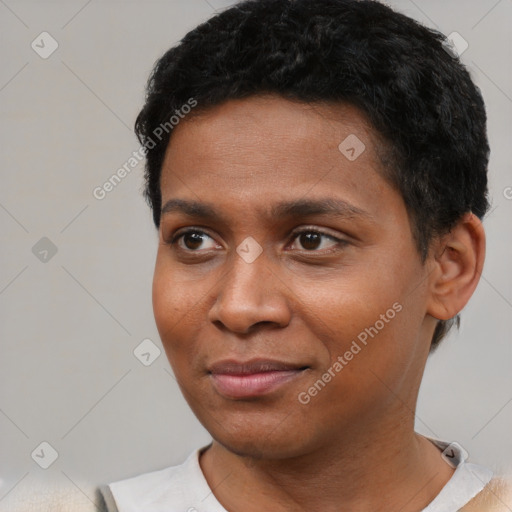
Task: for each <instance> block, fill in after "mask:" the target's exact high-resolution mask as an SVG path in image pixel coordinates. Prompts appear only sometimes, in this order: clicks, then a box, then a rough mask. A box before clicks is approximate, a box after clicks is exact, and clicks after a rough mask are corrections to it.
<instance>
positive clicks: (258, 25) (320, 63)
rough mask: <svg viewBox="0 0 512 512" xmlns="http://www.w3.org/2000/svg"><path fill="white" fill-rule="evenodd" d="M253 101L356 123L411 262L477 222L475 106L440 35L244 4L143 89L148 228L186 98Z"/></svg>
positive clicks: (328, 5) (440, 327)
mask: <svg viewBox="0 0 512 512" xmlns="http://www.w3.org/2000/svg"><path fill="white" fill-rule="evenodd" d="M264 93H271V94H277V95H280V96H282V97H284V98H287V99H292V100H298V101H301V102H308V103H311V102H324V103H325V102H345V103H350V104H352V105H355V106H356V107H359V108H360V110H362V111H363V112H364V113H365V114H366V115H367V117H368V118H369V120H370V122H371V123H372V125H373V127H374V129H375V131H376V133H377V134H379V135H380V137H381V138H382V140H384V141H386V144H385V146H386V155H387V157H386V158H385V159H383V164H384V165H383V169H382V174H383V175H384V176H385V177H386V178H387V179H388V181H389V182H390V183H391V184H392V185H393V186H394V187H396V189H397V190H399V191H400V193H401V195H402V197H403V199H404V202H405V205H406V207H407V211H408V214H409V216H410V219H411V225H412V230H413V235H414V239H415V242H416V245H417V248H418V251H419V253H420V255H421V257H422V261H425V259H426V257H427V255H428V250H429V247H430V244H431V241H432V239H433V238H434V237H435V236H439V235H442V234H444V233H447V232H449V231H450V230H451V229H452V228H453V227H454V226H455V224H456V223H457V221H458V220H459V219H460V218H461V217H462V216H463V215H464V214H465V213H466V212H473V213H474V214H475V215H476V216H478V217H479V218H480V219H482V218H483V217H484V215H485V213H486V212H487V211H488V209H489V202H488V197H487V194H488V191H487V165H488V160H489V145H488V141H487V133H486V112H485V106H484V102H483V99H482V96H481V94H480V90H479V89H478V87H476V86H475V84H474V83H473V82H472V80H471V77H470V75H469V73H468V71H467V70H466V68H465V67H464V66H463V65H462V63H461V62H460V60H459V59H458V58H457V57H456V56H455V55H454V54H453V52H449V51H448V50H447V46H446V38H445V36H444V35H442V34H441V33H439V32H437V31H434V30H432V29H429V28H427V27H425V26H423V25H421V24H420V23H418V22H416V21H414V20H413V19H411V18H409V17H407V16H405V15H403V14H400V13H398V12H395V11H394V10H392V9H391V8H390V7H388V6H386V5H384V4H382V3H380V2H378V1H374V0H314V1H313V0H246V1H242V2H240V3H238V4H236V5H235V6H233V7H231V8H229V9H227V10H225V11H223V12H221V13H219V14H217V15H215V16H213V17H212V18H211V19H209V20H208V21H206V22H205V23H202V24H201V25H199V26H198V27H196V28H195V29H193V30H192V31H190V32H189V33H188V34H187V35H186V36H185V37H184V38H183V39H182V40H181V41H180V43H179V44H178V45H176V46H175V47H173V48H171V49H170V50H168V51H167V52H166V53H165V54H164V55H163V56H162V57H161V58H160V59H159V60H158V61H157V63H156V64H155V67H154V69H153V71H152V73H151V76H150V78H149V81H148V84H147V89H146V102H145V105H144V107H143V108H142V110H141V112H140V113H139V115H138V117H137V120H136V123H135V131H136V134H137V137H138V139H139V141H140V143H141V144H142V145H143V146H144V147H145V148H146V169H145V189H144V196H145V198H146V200H147V202H148V204H149V205H150V207H151V208H152V210H153V219H154V223H155V225H156V226H157V227H159V224H160V212H161V207H162V204H161V203H162V199H161V191H160V174H161V168H162V163H163V159H164V155H165V151H166V148H167V145H168V143H169V139H170V136H171V134H172V126H170V123H169V122H168V121H169V118H170V116H172V115H173V113H175V112H176V111H178V112H180V109H181V108H182V107H183V106H184V105H187V103H189V100H190V99H191V98H193V99H194V101H195V102H197V105H198V109H199V111H200V110H204V109H208V108H209V107H212V106H215V105H219V104H221V103H223V102H225V101H227V100H229V99H240V98H246V97H249V96H252V95H257V94H264ZM189 110H190V109H188V110H186V111H185V112H187V111H189ZM191 115H194V114H193V113H192V114H191ZM180 117H182V116H180ZM161 125H165V126H166V128H165V130H161V129H160V131H159V132H158V137H155V130H158V127H159V126H161ZM160 132H162V133H160ZM454 323H456V324H457V325H458V324H459V316H458V315H457V316H456V317H454V318H452V319H450V320H447V321H439V322H438V323H437V326H436V329H435V332H434V335H433V338H432V343H431V350H433V349H435V348H436V347H437V345H438V344H439V342H440V340H441V339H442V338H443V337H444V336H445V334H446V333H447V332H448V330H449V328H450V327H451V326H452V324H454Z"/></svg>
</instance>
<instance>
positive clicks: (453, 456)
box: [104, 437, 493, 512]
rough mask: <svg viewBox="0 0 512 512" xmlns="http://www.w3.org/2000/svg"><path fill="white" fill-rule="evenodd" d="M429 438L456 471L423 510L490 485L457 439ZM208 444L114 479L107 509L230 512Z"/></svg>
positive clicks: (449, 509)
mask: <svg viewBox="0 0 512 512" xmlns="http://www.w3.org/2000/svg"><path fill="white" fill-rule="evenodd" d="M428 439H430V441H432V442H433V443H434V444H435V445H436V446H438V447H439V448H440V449H441V450H444V452H443V454H444V455H443V457H444V458H445V460H446V461H447V462H449V463H451V464H452V465H453V467H455V472H454V473H453V475H452V477H451V478H450V480H449V481H448V482H447V483H446V485H445V486H444V487H443V488H442V489H441V492H440V493H439V494H438V495H437V496H436V498H434V500H433V501H431V502H430V504H429V505H428V506H427V507H426V508H424V509H423V510H422V511H421V512H456V511H457V510H459V509H460V508H461V507H463V506H464V505H466V504H467V503H468V502H469V501H470V500H471V499H472V498H473V497H474V496H476V495H477V494H478V493H479V492H480V491H481V490H482V489H483V488H484V487H485V486H486V485H487V483H488V482H489V481H490V480H491V478H492V476H493V472H492V471H491V470H490V469H488V468H486V467H484V466H480V465H478V464H472V463H470V462H466V460H465V453H464V451H463V450H462V449H461V448H460V446H459V445H458V444H457V443H447V442H445V441H441V440H439V439H433V438H430V437H428ZM205 448H206V447H203V448H200V449H199V450H196V451H194V452H192V453H191V454H190V455H189V457H188V458H187V460H186V461H185V462H184V463H183V464H181V465H179V466H172V467H169V468H166V469H163V470H160V471H154V472H151V473H145V474H142V475H139V476H136V477H133V478H129V479H127V480H121V481H119V482H114V483H111V484H110V485H109V486H108V489H107V491H106V492H105V493H104V494H105V501H106V503H107V508H108V511H109V512H227V511H226V509H225V508H224V507H223V506H222V505H221V504H220V503H219V502H218V501H217V499H216V498H215V496H214V494H213V492H212V490H211V489H210V487H209V486H208V482H207V481H206V479H205V477H204V474H203V472H202V470H201V466H200V465H199V456H200V453H201V452H202V450H204V449H205ZM108 490H110V492H108ZM110 494H111V495H110ZM114 502H115V503H114ZM116 507H117V509H116Z"/></svg>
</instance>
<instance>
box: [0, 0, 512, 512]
mask: <svg viewBox="0 0 512 512" xmlns="http://www.w3.org/2000/svg"><path fill="white" fill-rule="evenodd" d="M231 3H233V2H229V1H222V0H218V1H215V0H208V1H206V0H187V1H180V2H179V1H168V0H167V1H155V0H153V1H144V2H143V1H141V0H139V1H127V0H125V1H113V0H101V1H100V0H92V1H89V2H86V1H84V0H73V1H23V0H0V34H1V36H0V37H1V52H2V66H1V67H0V109H1V124H0V130H1V140H2V153H1V155H2V161H1V173H2V177H1V184H2V185H1V188H0V229H1V233H2V234H1V244H0V251H1V253H0V254H1V265H0V311H1V320H0V336H1V357H0V376H1V377H0V379H1V388H0V439H1V441H0V461H1V465H0V509H1V510H13V507H14V503H15V502H16V501H17V500H19V499H21V497H22V496H23V495H24V493H26V492H27V489H32V490H33V489H36V488H37V487H38V486H40V487H42V488H44V489H46V490H50V489H51V488H53V487H61V488H66V489H67V490H68V492H69V493H70V496H72V497H71V498H70V499H71V500H75V502H77V503H78V502H84V503H85V504H87V503H89V500H90V499H93V489H94V486H95V485H97V484H99V483H104V482H108V481H112V480H117V479H121V478H125V477H128V476H132V475H135V474H138V473H141V472H145V471H151V470H154V469H159V468H163V467H165V466H168V465H172V464H177V463H180V462H182V461H183V459H184V458H185V457H186V456H187V455H188V454H189V453H190V452H191V451H192V450H194V449H195V448H197V447H199V446H201V445H203V444H206V443H207V442H208V441H209V436H208V434H207V433H206V432H205V431H204V429H203V428H202V427H201V426H200V425H199V424H198V422H197V420H196V419H195V417H194V416H193V415H192V413H191V412H190V411H189V409H188V406H187V405H186V403H185V402H184V400H183V398H182V397H181V394H180V392H179V390H178V387H177V384H176V382H175V380H174V377H173V376H172V372H171V370H170V367H169V365H168V363H167V360H166V359H165V355H164V353H163V352H162V354H161V355H160V357H158V358H157V359H156V360H155V361H154V362H153V363H152V364H151V365H150V366H144V365H143V364H142V363H141V361H139V360H138V359H137V358H136V357H135V356H134V354H133V350H134V349H135V348H136V347H137V346H138V345H139V344H140V343H141V341H142V340H144V339H147V338H149V339H151V340H153V342H154V343H155V344H156V345H157V346H159V347H160V348H161V345H160V342H159V338H158V333H157V330H156V327H155V324H154V319H153V314H152V308H151V280H152V271H153V264H154V259H155V254H156V246H157V237H156V231H155V229H154V227H153V224H152V222H151V216H150V211H149V208H148V207H147V206H146V204H145V203H144V200H143V198H142V196H141V187H142V179H141V171H142V168H143V164H142V163H140V164H138V166H137V167H136V168H135V169H134V170H133V171H132V172H131V173H130V174H129V175H128V176H127V177H126V178H125V179H124V180H123V181H122V182H121V183H120V184H119V185H118V186H117V187H116V188H115V189H114V190H113V191H112V192H110V193H109V194H107V196H106V197H105V198H104V199H103V200H101V201H100V200H97V199H95V198H94V196H93V194H92V191H93V189H94V188H95V187H97V186H101V185H102V184H103V183H104V182H105V181H106V180H107V179H108V178H109V177H110V176H111V175H112V174H113V173H115V172H116V170H117V169H118V168H119V167H121V166H122V165H123V164H124V163H125V162H127V160H128V159H129V158H130V156H131V155H132V152H133V151H136V150H137V149H138V148H139V144H138V143H137V141H136V139H135V137H134V135H133V133H132V126H133V122H134V120H135V117H136V115H137V113H138V110H139V108H140V107H141V105H142V101H143V89H144V85H145V82H146V79H147V76H148V74H149V71H150V69H151V67H152V65H153V63H154V61H155V60H156V59H157V58H158V57H159V56H160V55H161V54H162V53H163V52H164V51H165V50H166V49H168V48H169V47H170V46H172V45H173V44H175V43H176V42H177V41H178V40H179V39H180V38H181V37H182V36H183V35H184V34H185V33H186V32H187V31H188V30H190V29H191V28H193V27H194V26H195V25H196V24H197V23H199V22H201V21H203V20H205V19H207V18H208V17H210V16H211V15H212V13H213V12H214V11H215V10H219V9H222V8H224V7H225V6H227V5H229V4H231ZM388 4H389V5H391V6H394V7H396V8H398V9H399V10H400V11H402V12H403V13H405V14H407V15H409V16H411V17H413V18H416V19H418V20H420V21H421V22H423V23H425V24H426V25H428V26H431V27H435V28H438V29H439V30H440V31H442V32H443V33H445V34H449V33H451V32H453V31H457V32H459V33H460V34H461V35H462V36H463V37H464V38H465V39H466V40H467V41H468V43H469V48H468V49H467V51H466V52H465V53H464V54H463V55H462V61H463V62H464V63H465V64H466V65H467V66H468V68H469V70H470V72H471V74H472V76H473V77H474V80H475V82H476V83H477V85H478V86H479V87H480V89H481V90H482V93H483V96H484V99H485V101H486V104H487V109H488V119H489V138H490V142H491V147H492V157H491V165H490V171H489V175H490V189H491V195H492V201H493V206H492V212H491V213H490V215H489V217H488V219H487V220H486V222H485V226H486V231H487V236H488V246H487V247H488V253H487V260H486V264H485V270H484V273H483V276H482V280H481V282H480V285H479V287H478V290H477V292H476V293H475V295H474V297H473V298H472V300H471V301H470V303H469V305H468V306H467V308H466V309H465V310H464V312H463V315H462V327H461V330H460V332H459V333H454V334H452V335H451V336H450V338H449V339H447V340H445V342H444V343H443V344H442V346H441V348H440V349H439V350H438V351H437V352H436V353H435V354H434V355H433V356H432V357H431V358H430V360H429V362H428V364H427V369H426V375H425V378H424V381H423V386H422V389H421V393H420V400H419V405H418V410H417V429H418V430H419V431H420V432H422V433H424V434H426V435H430V436H433V437H439V438H442V439H446V440H449V441H452V440H456V441H458V442H459V443H460V444H461V445H462V446H463V447H464V448H465V449H466V450H467V451H468V452H469V454H470V457H471V459H472V460H474V461H477V462H480V463H483V464H486V465H489V466H490V467H492V468H494V469H495V470H497V471H498V472H510V471H511V470H512V467H511V466H512V465H511V460H512V437H511V435H510V433H511V424H512V422H511V420H512V403H511V402H512V372H511V371H510V368H511V361H512V357H511V356H512V343H511V342H510V332H511V329H512V272H511V271H510V262H511V261H512V243H511V223H510V219H511V218H512V200H510V199H507V197H506V195H507V191H508V192H509V194H508V197H512V189H508V188H507V187H512V172H511V158H510V143H511V124H512V123H511V119H512V115H511V114H512V83H511V82H512V81H511V77H512V72H511V63H512V58H511V40H512V36H511V32H510V24H511V21H512V0H501V1H496V0H479V1H476V0H473V1H467V0H466V1H462V0H460V1H459V0H457V1H454V0H451V1H446V0H443V1H425V2H419V1H416V2H413V1H411V0H400V1H393V2H388ZM43 31H47V32H49V33H50V34H51V36H52V37H53V38H54V39H55V40H56V41H57V42H58V45H59V46H58V49H57V50H56V51H55V52H54V53H53V54H52V55H51V56H50V57H49V58H47V59H43V58H41V57H40V56H39V55H38V54H37V53H36V52H35V51H34V50H33V49H32V47H31V43H32V41H33V40H34V39H36V38H37V37H38V36H39V34H40V33H41V32H43ZM37 41H40V39H36V42H37ZM39 44H40V45H41V43H39ZM45 48H46V49H48V48H49V43H48V40H47V41H46V43H45ZM43 237H47V238H48V239H50V240H51V242H52V243H53V244H54V245H55V246H56V248H57V253H56V254H55V255H53V256H52V254H51V252H49V253H48V254H47V255H45V253H41V252H40V251H42V250H44V249H45V247H46V246H44V244H45V243H47V242H44V241H43V242H40V243H41V244H43V246H42V248H41V246H36V247H39V253H38V251H37V250H34V252H36V253H38V254H37V256H38V257H36V254H34V252H33V247H34V246H35V245H36V244H37V243H38V242H39V241H40V239H41V238H43ZM46 248H47V249H48V247H46ZM44 257H46V261H41V259H40V258H43V259H44ZM43 441H46V442H48V443H50V444H51V445H52V446H53V447H54V449H55V450H56V451H57V452H58V458H57V460H56V461H55V462H54V463H53V464H52V465H51V467H49V469H46V470H44V469H42V468H41V467H40V466H39V465H38V464H37V463H36V461H35V460H33V458H32V457H31V453H32V452H33V451H34V450H35V449H36V448H37V447H38V446H39V445H40V443H41V442H43ZM36 453H39V454H40V455H41V453H40V452H37V451H36ZM48 456H49V455H48V450H47V451H46V452H45V455H44V457H46V458H47V457H48ZM44 457H39V461H41V460H42V459H43V458H44ZM35 459H37V457H35ZM41 499H43V498H41ZM39 510H41V509H39Z"/></svg>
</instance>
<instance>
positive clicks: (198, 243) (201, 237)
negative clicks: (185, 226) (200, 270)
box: [170, 229, 216, 252]
mask: <svg viewBox="0 0 512 512" xmlns="http://www.w3.org/2000/svg"><path fill="white" fill-rule="evenodd" d="M208 240H210V246H209V247H208V245H207V242H208ZM170 245H171V246H175V245H177V246H178V247H179V249H181V250H182V251H188V252H199V251H198V249H213V248H215V247H216V243H215V241H214V240H213V238H212V237H211V236H210V235H208V234H207V233H205V232H204V231H201V230H198V229H189V230H186V231H182V232H181V233H178V234H176V235H175V236H174V237H173V238H172V240H171V242H170ZM205 245H206V247H205Z"/></svg>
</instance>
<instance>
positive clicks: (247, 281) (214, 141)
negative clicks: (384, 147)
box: [153, 96, 432, 458]
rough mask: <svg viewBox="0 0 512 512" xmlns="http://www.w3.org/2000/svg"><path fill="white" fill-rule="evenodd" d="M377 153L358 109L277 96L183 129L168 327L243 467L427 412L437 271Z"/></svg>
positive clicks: (178, 136)
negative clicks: (430, 298)
mask: <svg viewBox="0 0 512 512" xmlns="http://www.w3.org/2000/svg"><path fill="white" fill-rule="evenodd" d="M347 137H348V139H347ZM376 141H377V139H376V136H375V134H374V132H373V131H372V129H371V126H370V125H369V124H368V122H367V121H366V119H365V118H364V116H363V115H362V113H361V112H360V111H359V110H358V109H356V108H355V107H352V106H349V105H341V104H337V105H330V106H329V105H311V104H303V103H298V102H290V101H288V100H285V99H283V98H279V97H274V96H262V97H252V98H249V99H243V100H231V101H229V102H226V103H224V104H223V105H221V106H218V107H214V108H212V109H210V110H208V111H206V113H203V114H201V115H200V116H197V117H193V118H189V119H185V120H184V121H182V122H181V123H180V124H179V125H178V126H177V128H175V131H174V133H173V136H172V139H171V142H170V144H169V147H168V149H167V153H166V157H165V161H164V164H163V168H162V178H161V192H162V204H163V213H162V217H161V226H160V233H159V238H160V241H159V249H158V255H157V261H156V267H155V274H154V283H153V307H154V313H155V318H156V323H157V327H158V331H159V333H160V336H161V339H162V342H163V345H164V347H165V350H166V353H167V356H168V358H169V361H170V363H171V365H172V367H173V370H174V373H175V376H176V379H177V381H178V383H179V385H180V388H181V390H182V391H183V393H184V396H185V398H186V400H187V401H188V403H189V405H190V406H191V408H192V410H193V411H194V413H195V414H196V416H197V417H198V418H199V420H200V421H201V423H202V424H203V425H204V426H205V428H206V429H207V430H208V431H209V432H210V434H211V435H212V437H213V438H214V439H215V440H217V441H218V442H220V443H221V444H222V445H224V446H225V447H227V448H228V449H230V450H231V451H233V452H235V453H239V454H252V455H259V456H269V457H276V458H284V457H291V456H296V455H300V454H301V453H307V452H310V451H312V450H315V449H320V448H322V447H323V446H333V445H334V444H335V443H337V442H341V443H343V442H346V441H344V440H346V439H347V435H350V433H351V432H352V433H354V432H356V431H358V432H361V429H367V430H368V429H370V428H371V426H372V425H382V424H383V422H386V421H387V422H388V423H389V424H391V423H393V422H396V423H399V422H400V421H402V418H401V417H400V413H399V411H398V409H396V403H397V402H400V403H401V404H408V410H409V411H410V410H411V408H414V403H415V400H416V395H417V391H418V387H419V383H420V380H421V376H422V373H423V367H424V364H425V360H426V357H427V355H428V348H429V342H430V337H431V333H432V329H431V328H432V325H431V324H430V323H428V321H427V319H426V317H427V316H426V306H425V304H426V301H427V298H426V295H427V287H426V286H425V285H424V283H425V277H426V275H427V269H426V267H425V266H423V265H422V263H421V260H420V257H419V255H418V252H417V249H416V246H415V244H414V241H413V238H412V234H411V226H410V223H409V218H408V215H407V212H406V208H405V205H404V202H403V200H402V198H401V196H400V194H399V193H398V192H397V191H396V190H395V189H394V188H393V187H392V186H391V185H390V184H389V183H388V182H387V181H386V180H385V179H384V178H383V177H382V176H381V174H380V173H379V170H380V166H381V163H380V161H379V158H378V156H377V153H376V149H375V148H376ZM340 144H341V146H340ZM397 396H398V397H400V400H396V397H397Z"/></svg>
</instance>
